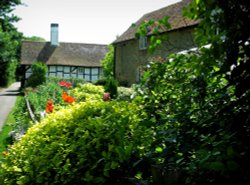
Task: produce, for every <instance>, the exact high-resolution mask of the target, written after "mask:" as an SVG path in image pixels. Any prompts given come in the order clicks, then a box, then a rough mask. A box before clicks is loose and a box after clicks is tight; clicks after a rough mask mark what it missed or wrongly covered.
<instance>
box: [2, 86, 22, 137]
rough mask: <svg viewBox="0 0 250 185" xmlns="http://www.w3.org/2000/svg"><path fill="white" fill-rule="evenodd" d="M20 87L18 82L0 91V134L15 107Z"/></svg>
mask: <svg viewBox="0 0 250 185" xmlns="http://www.w3.org/2000/svg"><path fill="white" fill-rule="evenodd" d="M20 86H21V83H20V82H15V83H13V84H12V85H11V86H10V87H8V88H6V89H1V91H0V132H1V131H2V127H3V124H4V122H5V120H6V118H7V116H8V114H9V113H10V111H11V109H12V108H13V106H14V105H15V102H16V97H17V96H18V94H19V88H20Z"/></svg>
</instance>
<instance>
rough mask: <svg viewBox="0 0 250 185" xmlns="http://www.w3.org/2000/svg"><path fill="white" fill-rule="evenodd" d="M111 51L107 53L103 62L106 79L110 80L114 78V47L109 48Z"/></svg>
mask: <svg viewBox="0 0 250 185" xmlns="http://www.w3.org/2000/svg"><path fill="white" fill-rule="evenodd" d="M108 49H109V51H108V52H107V53H106V55H105V57H104V59H103V60H102V61H101V64H102V68H103V75H104V78H110V77H113V76H114V73H113V70H114V47H113V46H112V45H109V46H108Z"/></svg>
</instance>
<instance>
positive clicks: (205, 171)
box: [0, 0, 250, 185]
mask: <svg viewBox="0 0 250 185" xmlns="http://www.w3.org/2000/svg"><path fill="white" fill-rule="evenodd" d="M238 4H241V5H242V6H238ZM243 5H244V6H243ZM242 7H245V8H243V9H242ZM190 12H191V13H190ZM232 12H234V13H232ZM239 12H240V13H239ZM247 13H249V6H246V5H245V4H244V3H243V2H241V1H240V3H238V2H237V3H235V2H234V1H233V0H230V1H228V3H221V2H217V1H212V2H210V3H207V2H205V1H199V0H196V1H192V4H191V5H190V7H189V13H187V12H186V14H187V16H189V17H190V18H194V19H198V17H199V19H200V20H203V21H201V22H200V25H199V26H200V28H202V29H200V30H198V31H197V33H196V39H197V40H198V41H199V44H200V47H198V48H197V50H195V51H189V52H187V53H186V54H172V55H170V56H168V58H166V59H159V57H156V58H151V59H150V61H148V65H147V66H145V68H144V75H143V77H142V79H141V82H140V83H139V84H137V85H134V86H132V87H130V88H128V87H120V86H119V84H118V83H117V82H116V80H115V79H114V78H112V76H113V74H112V65H111V66H110V65H106V66H108V67H104V75H106V74H108V75H107V76H108V77H107V78H106V79H105V80H104V81H103V82H101V81H99V82H97V83H96V84H91V83H87V82H84V81H77V80H73V79H56V78H53V79H48V78H45V74H46V67H44V66H43V65H42V64H39V63H36V64H34V67H32V70H33V74H35V73H36V72H35V71H39V73H38V74H40V75H41V76H40V77H39V75H33V76H32V77H31V78H30V81H29V82H28V84H29V87H27V88H25V89H24V91H23V93H24V96H23V97H22V98H19V99H18V101H17V105H16V106H15V109H14V110H13V115H14V118H15V122H13V125H10V127H11V128H12V131H13V132H12V134H13V136H14V137H13V140H12V141H11V142H12V143H11V144H10V145H9V146H8V148H7V149H6V150H5V151H4V152H3V155H4V156H3V159H2V160H1V164H0V165H1V168H0V184H7V185H8V184H10V185H12V184H20V185H21V184H24V185H26V184H60V185H61V184H75V185H77V184H79V185H80V184H87V185H88V184H89V185H90V184H91V185H92V184H104V185H106V184H107V185H110V184H115V185H125V184H126V185H136V184H139V185H140V184H148V185H151V184H152V185H154V184H155V185H166V184H168V185H174V184H188V185H201V184H202V185H211V184H212V185H217V184H227V185H235V184H241V185H247V184H248V183H249V177H250V176H249V174H250V171H249V165H248V164H249V150H250V147H249V146H250V143H249V141H250V138H249V137H250V127H249V120H250V107H249V105H250V103H249V101H250V85H249V83H248V82H249V78H250V75H249V74H250V71H249V69H250V67H249V64H250V63H249V53H250V52H249V51H250V50H249V48H250V44H249V30H248V29H247V28H246V27H244V24H242V22H244V21H246V22H247V21H248V20H249V16H248V19H247V18H246V17H247V16H246V14H247ZM235 19H237V20H242V22H237V26H235V25H232V24H231V22H232V20H235ZM233 22H234V24H236V21H233ZM246 22H245V23H246ZM204 32H205V33H204ZM236 33H237V34H236ZM208 43H209V44H210V46H209V47H203V46H204V45H207V44H208ZM112 58H113V57H112V55H110V54H109V55H108V56H107V58H106V59H105V60H107V61H109V62H110V63H109V64H112ZM40 80H41V81H40Z"/></svg>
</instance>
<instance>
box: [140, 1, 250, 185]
mask: <svg viewBox="0 0 250 185" xmlns="http://www.w3.org/2000/svg"><path fill="white" fill-rule="evenodd" d="M187 10H188V12H186V15H188V16H189V17H191V18H194V19H196V20H199V26H198V28H197V33H196V39H197V41H198V43H199V44H200V45H201V46H204V45H206V44H210V45H209V47H207V48H205V47H200V48H198V49H197V51H195V52H194V53H193V54H192V55H175V56H172V58H171V57H170V59H169V60H167V61H165V63H160V62H157V63H151V64H150V65H149V66H148V71H147V72H145V74H144V79H143V81H142V84H141V88H138V94H139V95H140V96H138V97H136V99H135V101H137V102H139V103H140V104H142V105H143V107H144V110H145V111H146V116H145V115H144V116H145V121H147V120H148V125H149V126H151V127H153V129H154V131H155V132H156V134H155V142H154V143H153V145H152V149H151V152H150V153H149V154H148V155H147V156H146V158H147V157H148V158H150V159H151V160H152V159H153V161H151V162H152V163H154V164H160V165H161V166H163V170H165V169H174V170H181V171H182V172H183V173H184V176H185V178H186V183H187V184H219V183H226V184H248V182H249V167H248V166H247V165H246V164H247V163H249V157H248V156H249V149H250V147H249V146H250V145H249V135H250V134H249V130H250V129H249V119H250V108H249V97H250V94H249V93H250V92H249V87H250V86H249V83H247V81H248V80H249V79H248V78H249V77H250V75H249V74H250V73H249V53H250V52H249V50H250V45H249V38H250V37H249V31H248V29H247V27H246V26H245V25H246V24H247V23H248V22H249V16H248V15H249V10H250V9H249V6H248V5H247V4H246V2H245V1H235V0H230V1H227V2H225V1H199V0H193V1H192V3H191V6H190V7H189V8H188V9H187ZM239 20H241V21H239ZM234 21H235V24H234V23H233V22H234ZM185 173H186V174H185Z"/></svg>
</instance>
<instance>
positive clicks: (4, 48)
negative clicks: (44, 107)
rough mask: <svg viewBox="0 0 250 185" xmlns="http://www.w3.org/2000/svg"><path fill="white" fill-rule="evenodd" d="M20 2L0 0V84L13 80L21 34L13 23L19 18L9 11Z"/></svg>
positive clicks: (6, 83)
mask: <svg viewBox="0 0 250 185" xmlns="http://www.w3.org/2000/svg"><path fill="white" fill-rule="evenodd" d="M20 4H21V1H20V0H1V1H0V74H1V75H0V86H7V85H9V84H10V83H12V82H13V81H14V80H15V73H16V67H17V65H18V58H19V52H18V51H19V48H20V41H21V38H22V34H21V33H19V32H18V31H17V29H16V28H15V26H14V25H13V23H14V22H16V21H18V20H19V18H18V17H17V16H14V15H13V14H11V12H12V11H13V10H14V7H15V6H17V5H20Z"/></svg>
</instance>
